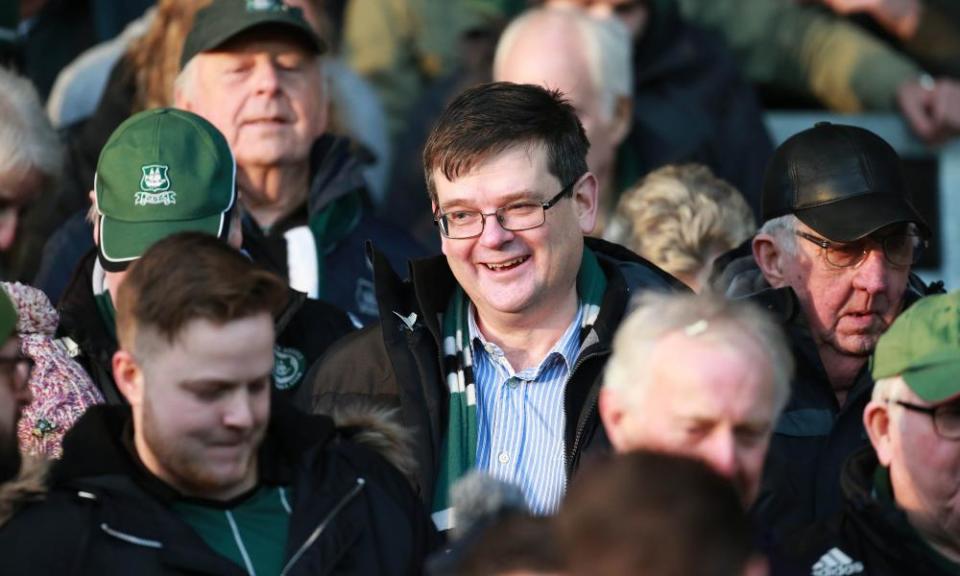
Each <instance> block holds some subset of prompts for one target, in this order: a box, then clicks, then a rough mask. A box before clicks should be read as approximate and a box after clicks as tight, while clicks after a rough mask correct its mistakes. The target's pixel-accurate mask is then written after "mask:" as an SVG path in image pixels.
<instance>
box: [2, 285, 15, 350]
mask: <svg viewBox="0 0 960 576" xmlns="http://www.w3.org/2000/svg"><path fill="white" fill-rule="evenodd" d="M16 330H17V307H16V305H14V303H13V299H12V298H10V295H9V294H7V291H6V290H5V289H3V288H0V345H2V344H3V343H4V342H6V341H7V338H9V337H11V336H13V335H14V333H15V332H16Z"/></svg>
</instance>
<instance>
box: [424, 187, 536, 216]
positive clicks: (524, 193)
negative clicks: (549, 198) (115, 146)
mask: <svg viewBox="0 0 960 576" xmlns="http://www.w3.org/2000/svg"><path fill="white" fill-rule="evenodd" d="M537 195H538V193H537V192H535V191H532V190H520V191H518V192H511V193H509V194H507V195H506V196H504V197H503V198H501V199H500V204H499V205H498V206H497V207H498V208H499V207H500V206H506V205H507V204H510V203H511V202H516V201H517V200H532V201H535V202H543V200H541V199H539V198H537ZM471 200H472V199H471V198H454V199H452V200H449V201H447V202H442V203H441V204H440V205H439V208H440V211H441V212H446V211H447V210H448V209H449V208H450V207H451V206H464V205H467V206H469V205H470V204H471Z"/></svg>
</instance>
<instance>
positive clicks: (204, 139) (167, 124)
mask: <svg viewBox="0 0 960 576" xmlns="http://www.w3.org/2000/svg"><path fill="white" fill-rule="evenodd" d="M236 174H237V168H236V163H235V162H234V159H233V153H232V152H231V151H230V146H229V145H228V144H227V141H226V139H225V138H224V137H223V135H222V134H221V133H220V131H219V130H217V129H216V128H215V127H214V126H213V124H211V123H209V122H207V121H206V120H204V119H203V118H201V117H200V116H197V115H196V114H193V113H191V112H186V111H184V110H175V109H172V108H158V109H155V110H148V111H146V112H140V113H139V114H136V115H134V116H131V117H130V118H128V119H127V120H126V121H125V122H124V123H123V124H121V125H120V126H119V127H118V128H117V129H116V130H115V131H114V132H113V134H112V135H111V136H110V139H109V140H107V143H106V144H105V145H104V146H103V150H101V152H100V160H99V162H97V173H96V177H95V179H94V189H95V190H96V194H97V211H98V213H99V216H98V217H99V220H100V232H99V234H100V237H99V242H98V244H99V253H100V264H101V265H102V266H103V267H104V269H106V270H109V271H113V272H116V271H120V270H124V269H126V267H127V265H128V264H130V262H132V261H134V260H136V259H137V258H139V257H140V255H141V254H143V253H144V252H145V251H146V250H147V248H149V247H150V246H152V245H153V244H154V243H155V242H157V241H158V240H161V239H163V238H166V237H167V236H170V235H171V234H175V233H177V232H184V231H187V230H193V231H199V232H207V233H209V234H212V235H214V236H218V237H221V238H223V237H225V236H226V234H227V231H228V227H229V213H230V210H231V209H232V208H233V205H234V203H235V202H236V200H237V187H236Z"/></svg>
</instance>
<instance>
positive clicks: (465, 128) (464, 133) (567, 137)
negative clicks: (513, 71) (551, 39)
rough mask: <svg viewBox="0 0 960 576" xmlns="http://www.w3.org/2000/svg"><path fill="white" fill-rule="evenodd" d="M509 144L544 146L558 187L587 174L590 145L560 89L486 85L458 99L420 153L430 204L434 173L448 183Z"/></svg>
mask: <svg viewBox="0 0 960 576" xmlns="http://www.w3.org/2000/svg"><path fill="white" fill-rule="evenodd" d="M514 146H532V147H533V146H543V147H544V148H545V149H546V152H547V169H548V170H549V171H550V173H551V174H553V175H554V176H556V177H557V179H558V180H559V181H560V184H561V185H563V186H568V185H570V184H572V183H573V182H574V181H576V179H577V178H579V177H580V176H582V175H583V174H584V173H585V172H586V171H587V150H588V149H589V148H590V142H589V141H588V140H587V135H586V133H585V132H584V131H583V125H582V124H580V120H579V118H577V111H576V110H575V109H574V108H573V106H571V105H570V103H569V102H568V101H567V100H566V98H564V97H563V95H562V94H561V92H560V91H559V90H547V89H546V88H541V87H540V86H534V85H532V84H514V83H512V82H491V83H489V84H481V85H480V86H476V87H474V88H470V89H468V90H466V91H464V92H463V93H462V94H460V95H459V96H457V98H456V99H455V100H454V101H453V102H451V103H450V105H449V106H447V108H446V110H444V111H443V114H441V115H440V118H439V120H437V124H436V125H435V126H434V128H433V130H432V131H431V132H430V138H429V139H428V140H427V145H426V147H425V148H424V150H423V172H424V177H425V178H426V180H427V190H428V191H429V193H430V200H431V201H433V202H436V201H437V188H436V184H435V183H434V181H433V172H434V170H436V169H438V168H439V169H440V171H441V172H442V173H443V175H444V176H445V177H446V178H447V180H450V181H453V180H455V179H457V178H459V177H460V176H462V175H464V174H467V173H468V172H470V170H472V169H473V168H475V167H476V166H477V165H478V164H479V163H481V162H483V161H484V160H486V159H488V158H490V157H491V156H494V155H496V154H499V153H501V152H504V151H505V150H508V149H510V148H512V147H514Z"/></svg>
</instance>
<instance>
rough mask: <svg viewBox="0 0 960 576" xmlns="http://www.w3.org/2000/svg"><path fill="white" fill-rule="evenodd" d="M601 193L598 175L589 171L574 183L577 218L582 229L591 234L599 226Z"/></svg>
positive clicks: (574, 202)
mask: <svg viewBox="0 0 960 576" xmlns="http://www.w3.org/2000/svg"><path fill="white" fill-rule="evenodd" d="M599 194H600V184H598V183H597V177H596V176H594V175H593V174H592V173H590V172H587V173H586V174H584V175H583V176H581V177H580V181H579V182H577V183H576V184H574V185H573V205H574V209H575V210H576V211H577V220H578V221H579V223H580V231H581V232H583V233H584V234H590V233H591V232H593V229H594V228H595V227H596V226H597V209H598V202H599Z"/></svg>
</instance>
